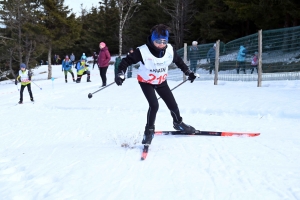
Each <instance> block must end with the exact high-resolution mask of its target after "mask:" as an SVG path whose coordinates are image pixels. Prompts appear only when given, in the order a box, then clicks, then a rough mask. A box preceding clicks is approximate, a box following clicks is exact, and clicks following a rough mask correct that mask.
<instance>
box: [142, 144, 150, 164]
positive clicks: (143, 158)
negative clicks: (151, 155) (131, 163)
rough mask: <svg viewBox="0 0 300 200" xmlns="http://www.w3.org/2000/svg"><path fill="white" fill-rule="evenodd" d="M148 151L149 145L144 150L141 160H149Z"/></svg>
mask: <svg viewBox="0 0 300 200" xmlns="http://www.w3.org/2000/svg"><path fill="white" fill-rule="evenodd" d="M148 149H149V145H144V149H143V153H142V157H141V160H145V159H146V158H147V155H148Z"/></svg>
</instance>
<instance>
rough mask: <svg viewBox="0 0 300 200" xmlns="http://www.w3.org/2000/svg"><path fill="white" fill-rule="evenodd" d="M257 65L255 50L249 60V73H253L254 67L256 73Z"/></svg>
mask: <svg viewBox="0 0 300 200" xmlns="http://www.w3.org/2000/svg"><path fill="white" fill-rule="evenodd" d="M257 65H258V53H257V52H255V53H254V55H253V57H252V61H251V74H253V71H254V69H256V73H258V71H257Z"/></svg>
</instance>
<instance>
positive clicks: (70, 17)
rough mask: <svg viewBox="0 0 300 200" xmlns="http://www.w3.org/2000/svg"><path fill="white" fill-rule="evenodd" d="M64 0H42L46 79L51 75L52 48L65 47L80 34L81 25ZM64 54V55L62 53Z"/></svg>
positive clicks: (71, 43) (70, 44) (60, 48)
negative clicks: (46, 52)
mask: <svg viewBox="0 0 300 200" xmlns="http://www.w3.org/2000/svg"><path fill="white" fill-rule="evenodd" d="M63 3H64V0H44V2H43V10H42V16H41V24H43V26H44V30H43V33H41V34H42V35H44V36H45V37H46V40H45V43H46V45H47V48H48V79H50V78H51V77H52V66H51V53H52V50H53V49H55V50H62V49H66V48H68V47H70V46H72V45H73V44H74V41H75V40H76V39H77V38H78V37H79V36H80V34H79V33H80V30H81V26H80V24H79V23H78V21H76V19H75V14H73V13H71V14H70V10H69V9H68V7H67V6H64V5H63ZM63 56H64V55H63Z"/></svg>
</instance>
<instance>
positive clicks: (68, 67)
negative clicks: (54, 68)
mask: <svg viewBox="0 0 300 200" xmlns="http://www.w3.org/2000/svg"><path fill="white" fill-rule="evenodd" d="M61 67H62V68H61V71H64V73H65V81H66V83H67V82H68V80H67V74H68V72H69V73H71V75H72V78H73V82H75V79H74V73H73V71H72V60H70V59H69V56H66V58H65V59H64V60H63V62H62V65H61Z"/></svg>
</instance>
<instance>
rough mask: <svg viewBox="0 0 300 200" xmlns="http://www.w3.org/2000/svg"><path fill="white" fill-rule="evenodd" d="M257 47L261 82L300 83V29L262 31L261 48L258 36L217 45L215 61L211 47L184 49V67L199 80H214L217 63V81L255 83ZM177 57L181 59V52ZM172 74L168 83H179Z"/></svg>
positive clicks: (249, 36) (189, 47) (181, 51)
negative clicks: (171, 81) (295, 81)
mask: <svg viewBox="0 0 300 200" xmlns="http://www.w3.org/2000/svg"><path fill="white" fill-rule="evenodd" d="M259 45H261V46H262V55H261V56H262V80H283V79H284V80H294V79H299V72H300V26H298V27H291V28H283V29H275V30H268V31H262V44H259V40H258V33H255V34H252V35H248V36H246V37H243V38H238V39H236V40H233V41H230V42H228V43H226V44H225V43H223V42H220V51H219V55H220V56H219V57H218V58H215V51H214V44H213V43H212V44H201V45H197V46H196V47H194V46H193V45H191V46H187V61H186V63H187V64H188V65H189V66H190V68H191V70H193V71H197V73H199V74H200V75H201V77H203V78H202V79H200V80H213V77H212V76H210V75H211V74H214V68H215V64H214V61H215V59H217V60H219V68H218V79H219V80H232V81H239V80H242V81H256V80H257V73H258V70H257V67H258V57H259V56H258V47H259ZM193 51H194V52H193ZM177 53H178V54H179V55H180V56H181V57H182V58H183V53H184V49H183V48H182V49H179V50H178V51H177ZM195 63H197V64H196V67H195ZM171 70H172V68H171ZM171 70H170V74H172V75H171V76H169V79H172V80H175V79H178V78H175V75H174V74H175V72H173V73H171ZM177 71H178V70H177ZM276 73H280V74H276ZM179 77H180V75H179Z"/></svg>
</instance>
